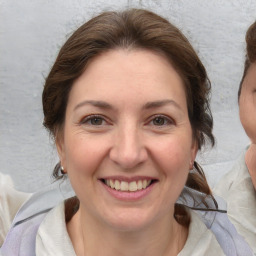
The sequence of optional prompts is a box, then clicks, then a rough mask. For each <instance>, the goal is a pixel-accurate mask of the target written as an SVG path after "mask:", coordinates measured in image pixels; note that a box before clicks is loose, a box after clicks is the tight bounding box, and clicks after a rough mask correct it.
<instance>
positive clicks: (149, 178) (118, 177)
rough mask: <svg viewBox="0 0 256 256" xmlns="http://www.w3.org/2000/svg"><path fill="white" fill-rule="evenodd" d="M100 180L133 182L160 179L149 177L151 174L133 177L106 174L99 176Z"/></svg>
mask: <svg viewBox="0 0 256 256" xmlns="http://www.w3.org/2000/svg"><path fill="white" fill-rule="evenodd" d="M99 180H119V181H126V182H132V181H138V180H158V179H157V178H155V177H149V176H133V177H126V176H105V177H101V178H99Z"/></svg>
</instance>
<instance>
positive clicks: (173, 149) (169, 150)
mask: <svg viewBox="0 0 256 256" xmlns="http://www.w3.org/2000/svg"><path fill="white" fill-rule="evenodd" d="M189 145H190V143H189V142H188V141H187V140H186V139H185V138H184V139H179V138H178V139H177V138H174V139H171V140H168V139H166V140H164V141H162V143H161V141H159V143H158V145H157V147H155V154H154V155H155V156H156V157H157V162H158V163H159V165H160V166H161V167H162V169H163V171H164V172H166V175H171V176H175V175H181V176H183V174H184V175H186V174H187V173H188V170H189V163H190V158H191V147H190V146H189Z"/></svg>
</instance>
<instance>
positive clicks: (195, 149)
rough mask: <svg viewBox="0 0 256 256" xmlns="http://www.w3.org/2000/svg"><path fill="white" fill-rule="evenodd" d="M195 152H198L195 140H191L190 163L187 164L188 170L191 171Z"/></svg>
mask: <svg viewBox="0 0 256 256" xmlns="http://www.w3.org/2000/svg"><path fill="white" fill-rule="evenodd" d="M197 151H198V145H197V142H196V141H195V140H193V142H192V145H191V153H190V162H189V169H190V170H192V169H193V167H194V162H195V159H196V155H197Z"/></svg>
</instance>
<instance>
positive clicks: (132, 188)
mask: <svg viewBox="0 0 256 256" xmlns="http://www.w3.org/2000/svg"><path fill="white" fill-rule="evenodd" d="M137 190H138V187H137V183H136V181H132V182H130V183H129V191H132V192H134V191H137Z"/></svg>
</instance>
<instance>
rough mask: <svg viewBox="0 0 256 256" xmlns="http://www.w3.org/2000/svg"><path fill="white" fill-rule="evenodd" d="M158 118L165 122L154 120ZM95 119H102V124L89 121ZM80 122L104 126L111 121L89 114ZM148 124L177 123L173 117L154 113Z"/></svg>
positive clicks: (161, 125)
mask: <svg viewBox="0 0 256 256" xmlns="http://www.w3.org/2000/svg"><path fill="white" fill-rule="evenodd" d="M157 118H159V119H162V120H163V121H164V123H163V124H160V125H157V124H154V123H153V122H154V121H156V119H157ZM95 119H99V120H100V121H101V123H100V124H92V123H89V122H92V121H93V120H95ZM79 123H80V124H81V125H91V126H102V125H105V124H107V123H109V122H107V121H106V118H105V117H104V116H102V115H97V114H93V115H89V116H86V117H84V118H83V119H82V120H81V121H80V122H79ZM147 124H149V125H151V126H155V127H165V126H168V125H175V121H174V120H173V119H172V118H170V117H167V116H165V115H154V116H151V117H150V119H149V121H148V122H147V123H146V125H147Z"/></svg>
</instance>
